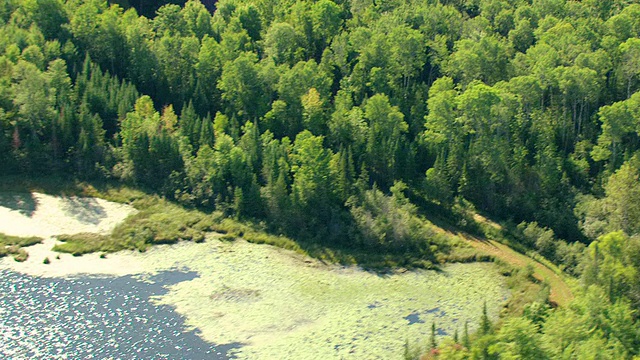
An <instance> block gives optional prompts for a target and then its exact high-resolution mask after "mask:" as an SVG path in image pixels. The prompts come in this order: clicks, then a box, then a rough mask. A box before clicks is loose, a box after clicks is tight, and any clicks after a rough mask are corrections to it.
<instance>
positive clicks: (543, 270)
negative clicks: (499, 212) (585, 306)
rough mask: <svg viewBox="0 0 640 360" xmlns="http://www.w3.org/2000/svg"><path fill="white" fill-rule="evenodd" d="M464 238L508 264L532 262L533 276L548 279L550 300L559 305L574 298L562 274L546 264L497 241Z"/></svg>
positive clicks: (517, 264)
mask: <svg viewBox="0 0 640 360" xmlns="http://www.w3.org/2000/svg"><path fill="white" fill-rule="evenodd" d="M463 238H464V239H465V240H466V241H467V243H468V244H469V245H471V246H473V247H474V248H475V249H477V250H480V251H482V252H483V253H486V254H489V255H492V256H494V257H496V258H497V259H500V260H502V261H504V262H506V263H507V264H511V265H513V266H517V267H524V266H527V265H528V264H531V265H532V266H533V268H534V274H533V276H534V277H535V278H536V279H538V280H540V281H546V282H547V283H548V284H549V286H550V287H551V293H550V295H549V301H551V302H553V303H556V304H557V305H559V306H565V305H567V304H568V303H569V302H570V301H571V300H573V294H571V289H570V288H569V285H567V283H566V282H565V281H564V280H563V279H562V277H561V276H560V275H558V274H556V273H555V272H554V271H553V270H552V269H550V268H548V267H547V266H545V265H544V264H542V263H540V262H538V261H536V260H534V259H532V258H530V257H528V256H526V255H524V254H521V253H519V252H517V251H515V250H513V249H511V248H510V247H508V246H506V245H504V244H500V243H499V242H496V241H492V240H480V239H477V238H473V237H469V236H464V237H463Z"/></svg>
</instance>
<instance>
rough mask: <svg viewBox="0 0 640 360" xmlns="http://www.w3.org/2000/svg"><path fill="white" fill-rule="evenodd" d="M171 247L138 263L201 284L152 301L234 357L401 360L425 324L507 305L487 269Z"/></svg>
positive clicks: (423, 336)
mask: <svg viewBox="0 0 640 360" xmlns="http://www.w3.org/2000/svg"><path fill="white" fill-rule="evenodd" d="M177 247H178V248H177V249H172V250H171V251H166V250H158V251H155V252H154V251H152V252H151V253H149V254H148V256H146V257H145V261H146V262H152V263H153V267H155V268H158V267H180V268H188V269H190V270H195V271H197V272H198V273H199V274H200V277H198V278H196V279H193V280H191V281H187V282H183V283H179V284H176V285H174V286H172V287H171V290H170V291H169V293H168V294H167V295H165V296H163V297H160V298H157V299H155V300H156V301H157V302H159V303H162V304H168V305H171V306H174V307H175V308H176V310H177V311H178V312H179V313H181V314H183V315H184V316H185V317H186V321H187V324H188V325H189V326H191V327H194V328H197V329H198V330H199V331H200V332H201V336H202V337H203V338H205V339H206V340H208V341H211V342H213V343H216V344H225V343H242V344H244V346H243V347H242V348H241V349H240V350H238V352H237V353H236V354H235V355H236V356H237V357H238V358H248V359H253V358H270V359H284V358H295V359H332V358H353V359H356V358H358V359H361V358H366V359H375V358H380V359H394V358H401V357H402V350H403V346H404V344H405V341H407V340H408V341H409V342H411V343H423V344H426V342H427V339H428V338H429V334H430V331H431V324H432V322H434V321H435V323H436V325H437V327H438V329H439V332H441V333H443V334H444V333H446V334H448V335H452V334H453V333H454V331H455V329H456V328H457V329H458V331H461V329H462V328H463V327H464V322H465V321H469V328H470V329H471V330H473V329H475V328H476V326H477V324H478V323H479V318H480V315H481V313H482V306H483V303H484V302H485V301H486V304H487V309H488V311H489V313H490V314H491V316H492V317H493V318H496V317H497V315H498V313H499V311H500V309H501V307H502V305H503V304H504V302H505V301H506V298H507V297H508V290H507V289H506V286H505V285H504V281H503V278H502V276H501V275H499V274H498V272H497V270H496V268H495V266H494V265H493V264H488V263H473V264H451V265H446V266H445V267H443V269H442V271H441V272H436V271H427V270H418V271H410V272H405V273H396V274H387V275H381V274H377V273H372V272H366V271H363V270H360V269H358V268H356V267H340V266H332V265H325V264H322V263H321V262H319V261H317V260H313V259H310V258H308V257H304V256H301V255H299V254H296V253H293V252H291V251H286V250H282V249H278V248H274V247H272V246H266V245H255V244H249V243H246V242H244V241H236V242H231V243H229V242H221V241H218V240H215V239H210V240H209V241H207V242H206V243H204V244H193V243H191V244H189V245H177ZM154 254H155V255H154ZM160 254H162V255H160ZM408 319H414V320H416V321H412V322H413V323H412V324H410V321H409V320H408Z"/></svg>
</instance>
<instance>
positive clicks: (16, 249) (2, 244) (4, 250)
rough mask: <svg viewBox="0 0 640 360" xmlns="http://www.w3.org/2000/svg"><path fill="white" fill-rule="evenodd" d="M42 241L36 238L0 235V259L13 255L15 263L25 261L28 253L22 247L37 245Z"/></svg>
mask: <svg viewBox="0 0 640 360" xmlns="http://www.w3.org/2000/svg"><path fill="white" fill-rule="evenodd" d="M42 240H43V239H42V238H39V237H36V236H32V237H20V236H10V235H6V234H2V233H0V258H2V257H5V256H7V255H13V258H14V259H15V260H16V261H18V262H22V261H25V260H27V258H28V257H29V253H27V251H26V250H24V249H23V247H26V246H31V245H35V244H39V243H41V242H42Z"/></svg>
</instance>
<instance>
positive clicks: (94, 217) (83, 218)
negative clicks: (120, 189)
mask: <svg viewBox="0 0 640 360" xmlns="http://www.w3.org/2000/svg"><path fill="white" fill-rule="evenodd" d="M61 201H62V210H63V211H64V214H65V215H66V216H69V217H72V218H74V219H75V220H77V221H79V222H81V223H83V224H91V225H98V224H100V222H101V221H102V220H103V219H105V218H106V217H107V213H106V211H105V209H104V207H102V205H100V203H98V201H97V200H96V199H94V198H81V197H77V196H70V197H63V198H62V199H61Z"/></svg>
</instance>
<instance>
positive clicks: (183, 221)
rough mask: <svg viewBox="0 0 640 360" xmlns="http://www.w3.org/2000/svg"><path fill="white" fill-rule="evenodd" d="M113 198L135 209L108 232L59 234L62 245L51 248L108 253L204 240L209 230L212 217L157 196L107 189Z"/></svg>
mask: <svg viewBox="0 0 640 360" xmlns="http://www.w3.org/2000/svg"><path fill="white" fill-rule="evenodd" d="M107 194H108V195H110V196H105V197H106V198H108V199H109V198H110V200H113V199H114V198H118V199H119V200H125V199H127V200H129V201H130V203H131V205H133V207H135V208H136V209H137V210H138V212H137V213H136V214H133V215H131V216H129V217H128V218H127V219H125V221H124V222H122V223H121V224H119V225H118V226H116V228H115V229H114V230H113V232H112V233H111V234H109V235H99V234H90V233H81V234H75V235H61V236H58V240H60V241H62V242H63V243H62V244H58V245H56V246H55V247H54V249H53V250H54V251H60V252H66V253H71V254H73V255H82V254H87V253H92V252H103V253H111V252H116V251H120V250H124V249H130V250H133V249H136V250H139V251H145V250H147V249H148V248H149V247H150V246H152V245H154V244H174V243H176V242H178V241H181V240H185V241H194V242H202V241H204V238H205V234H206V232H208V231H211V230H212V224H213V223H212V220H211V216H210V215H208V214H206V213H203V212H201V211H198V210H190V209H185V208H183V207H180V206H178V205H176V204H173V203H171V202H169V201H167V200H165V199H162V198H160V197H157V196H150V195H143V194H141V193H140V192H136V191H131V190H128V189H126V188H125V189H123V190H122V192H121V193H120V192H118V191H115V190H110V191H109V192H108V193H107Z"/></svg>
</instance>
